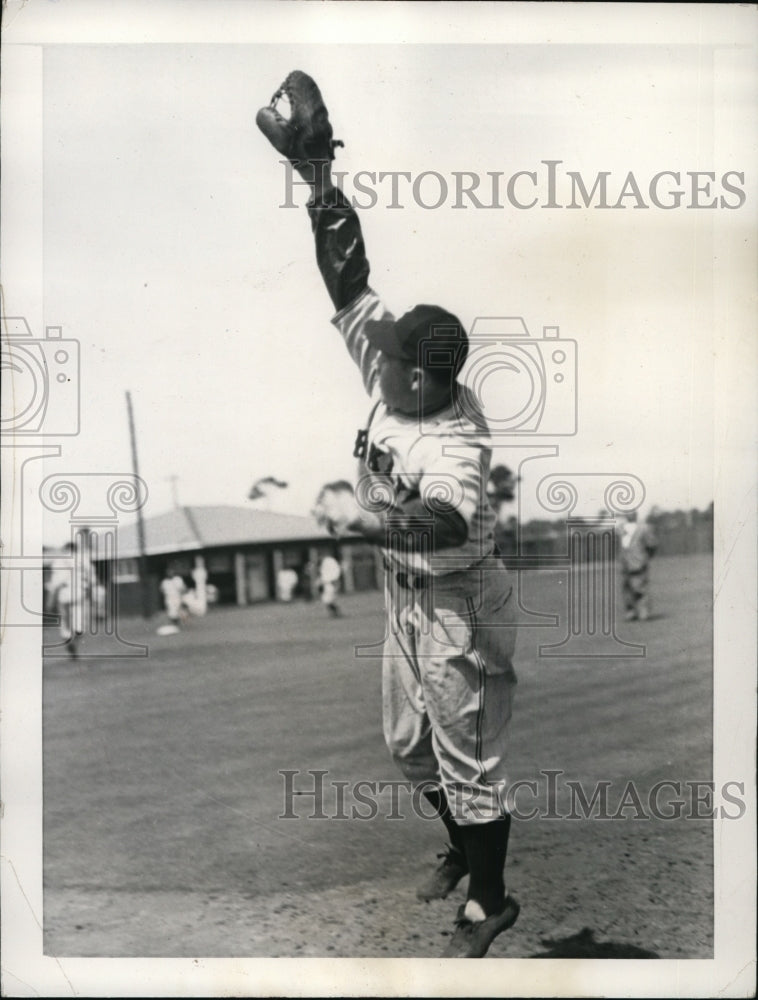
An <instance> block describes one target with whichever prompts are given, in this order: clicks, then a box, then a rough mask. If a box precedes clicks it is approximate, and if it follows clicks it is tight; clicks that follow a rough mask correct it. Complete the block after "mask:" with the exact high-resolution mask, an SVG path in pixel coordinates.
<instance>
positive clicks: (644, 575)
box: [619, 510, 658, 621]
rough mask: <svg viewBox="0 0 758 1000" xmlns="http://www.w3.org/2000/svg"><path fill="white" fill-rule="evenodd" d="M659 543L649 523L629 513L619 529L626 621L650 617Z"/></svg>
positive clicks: (635, 513)
mask: <svg viewBox="0 0 758 1000" xmlns="http://www.w3.org/2000/svg"><path fill="white" fill-rule="evenodd" d="M657 548H658V542H657V540H656V537H655V533H654V532H653V529H652V528H651V527H650V525H649V524H648V523H647V522H646V521H638V519H637V511H636V510H635V511H630V512H629V513H628V514H627V515H626V521H624V522H622V523H621V525H620V527H619V562H620V565H621V589H622V593H623V597H624V607H625V609H626V620H627V621H635V620H639V621H646V620H647V619H648V618H649V617H650V594H649V590H650V572H649V570H650V560H651V559H652V558H653V556H654V555H655V553H656V550H657Z"/></svg>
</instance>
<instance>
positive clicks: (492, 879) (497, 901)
mask: <svg viewBox="0 0 758 1000" xmlns="http://www.w3.org/2000/svg"><path fill="white" fill-rule="evenodd" d="M510 828H511V817H510V816H509V815H506V816H504V817H502V818H501V819H496V820H493V821H492V822H490V823H477V824H475V825H472V826H462V827H460V828H459V829H460V831H461V833H462V835H463V843H464V845H465V851H466V860H467V861H468V868H469V887H468V895H467V897H466V900H467V901H468V900H470V899H472V900H475V901H476V902H477V903H479V905H480V906H481V907H482V909H483V910H484V913H485V915H486V916H488V917H489V916H491V915H492V914H493V913H500V912H501V910H502V909H503V904H504V903H505V881H504V870H505V858H506V854H507V851H508V834H509V832H510Z"/></svg>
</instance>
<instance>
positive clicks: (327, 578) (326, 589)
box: [318, 556, 342, 618]
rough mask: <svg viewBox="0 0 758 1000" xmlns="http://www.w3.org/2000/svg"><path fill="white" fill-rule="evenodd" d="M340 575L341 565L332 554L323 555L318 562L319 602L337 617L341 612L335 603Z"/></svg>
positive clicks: (333, 616)
mask: <svg viewBox="0 0 758 1000" xmlns="http://www.w3.org/2000/svg"><path fill="white" fill-rule="evenodd" d="M341 576H342V567H341V566H340V564H339V563H338V562H337V560H336V559H335V558H334V556H324V558H323V559H322V560H321V563H320V564H319V572H318V586H319V592H320V595H321V603H322V604H323V605H324V607H325V608H326V610H327V611H328V612H329V614H330V615H331V616H332V618H339V617H340V616H341V614H342V612H341V611H340V609H339V605H338V604H337V584H338V583H339V580H340V577H341Z"/></svg>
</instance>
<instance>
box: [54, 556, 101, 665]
mask: <svg viewBox="0 0 758 1000" xmlns="http://www.w3.org/2000/svg"><path fill="white" fill-rule="evenodd" d="M64 551H65V552H66V557H65V558H61V559H56V560H55V561H54V562H53V564H52V572H51V574H50V580H49V582H48V584H47V589H48V600H49V603H50V606H51V607H52V608H53V609H54V610H55V612H56V613H57V614H58V616H59V628H60V634H61V638H62V639H63V641H64V643H65V645H66V651H67V652H68V655H69V656H70V657H71V658H72V659H74V660H75V659H76V658H77V657H78V655H79V640H80V638H81V637H82V636H83V635H84V631H85V627H86V625H87V621H88V618H89V620H91V618H90V616H92V615H97V613H98V608H97V599H98V593H99V590H100V589H102V588H101V586H100V584H99V583H98V579H97V572H96V570H95V567H94V564H93V563H92V560H91V559H90V557H89V554H88V552H87V548H86V545H85V544H84V543H83V542H81V541H79V542H78V544H76V545H75V544H74V543H73V542H67V543H66V545H65V546H64Z"/></svg>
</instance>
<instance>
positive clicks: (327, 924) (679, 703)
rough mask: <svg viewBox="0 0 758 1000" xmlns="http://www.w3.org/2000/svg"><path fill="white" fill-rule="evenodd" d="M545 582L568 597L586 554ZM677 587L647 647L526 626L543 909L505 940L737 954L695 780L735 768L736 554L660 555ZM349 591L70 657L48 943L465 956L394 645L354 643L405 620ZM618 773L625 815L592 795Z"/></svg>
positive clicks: (531, 946)
mask: <svg viewBox="0 0 758 1000" xmlns="http://www.w3.org/2000/svg"><path fill="white" fill-rule="evenodd" d="M523 594H524V600H525V601H527V602H528V603H529V605H530V607H532V608H533V609H535V610H542V611H552V612H554V613H559V614H563V615H564V616H565V604H566V597H565V594H566V580H565V577H564V576H563V575H562V574H561V573H558V572H551V573H538V572H531V573H529V574H527V578H526V579H525V580H524V588H523ZM653 596H654V599H655V610H656V612H657V614H656V615H655V616H654V617H653V619H651V620H650V621H649V622H646V623H644V624H642V623H636V622H634V623H628V624H620V625H619V626H618V635H619V636H620V637H621V638H623V639H625V640H626V641H628V642H634V643H644V644H645V645H646V647H647V648H646V655H645V656H644V657H640V658H636V659H635V658H628V659H609V658H604V659H596V658H591V657H589V656H588V657H587V658H584V657H579V658H575V659H562V658H546V657H542V656H540V655H539V652H538V647H539V645H540V643H546V642H555V641H556V640H558V639H559V638H560V635H559V632H560V631H561V630H560V629H548V628H525V629H524V630H523V634H522V637H521V640H520V646H519V649H518V652H517V672H518V675H519V687H518V692H517V701H516V709H515V714H514V718H513V724H512V755H511V760H512V766H511V773H512V776H513V778H514V780H515V779H521V780H524V781H532V782H534V784H533V785H531V786H529V785H525V786H523V790H524V796H523V798H519V799H518V800H517V801H518V805H519V813H518V815H519V816H520V818H516V819H515V820H514V824H513V831H512V835H511V847H510V851H509V859H508V865H507V876H508V885H509V889H510V890H511V891H512V892H513V893H514V894H515V895H517V896H518V897H519V899H520V901H521V904H522V911H521V916H520V918H519V921H518V923H517V924H516V925H515V927H514V928H513V929H512V930H511V931H509V932H508V933H507V934H504V935H502V936H501V937H500V938H498V939H497V940H496V942H495V944H494V945H493V947H492V949H491V952H490V954H491V955H492V956H493V957H497V956H508V957H530V956H532V957H550V956H554V957H601V958H602V957H608V958H613V957H620V958H635V957H641V958H642V957H650V958H656V957H658V958H708V957H711V956H712V954H713V846H712V843H713V842H712V824H711V822H710V821H709V819H708V815H709V812H710V810H709V800H708V797H707V787H706V786H705V785H692V784H691V785H689V786H688V785H686V782H708V781H709V780H710V778H711V756H712V740H711V725H712V723H711V719H712V662H711V661H712V657H711V633H712V584H711V563H710V559H708V558H705V557H700V556H693V557H689V558H673V557H672V558H666V559H659V560H658V561H657V562H655V563H654V572H653ZM343 607H344V610H345V612H346V616H345V617H344V618H342V619H339V620H328V619H327V618H326V617H325V615H324V609H323V608H322V607H321V606H320V605H319V604H317V603H316V604H298V605H292V606H286V605H266V606H259V607H256V608H242V609H218V610H215V611H213V612H212V613H211V614H209V615H208V617H207V618H206V619H204V620H195V621H193V622H191V623H190V624H189V626H188V627H187V628H186V630H185V631H184V632H182V633H181V634H180V635H178V636H170V637H164V638H162V637H159V636H157V635H155V632H154V629H155V627H156V625H157V624H159V622H158V621H155V622H153V623H152V625H151V626H150V627H148V626H147V625H145V624H143V623H142V622H127V623H124V625H123V628H122V631H123V632H124V633H125V636H126V637H127V638H128V639H130V640H131V641H134V642H148V643H149V645H150V655H149V656H148V657H147V658H145V659H123V660H117V659H102V658H98V657H94V658H93V659H91V660H90V659H82V660H80V661H78V662H76V663H74V662H68V661H67V660H64V659H49V660H47V661H46V663H45V668H44V671H45V672H44V688H43V690H44V715H43V725H44V734H43V741H44V742H43V746H44V790H45V799H44V823H45V827H44V887H45V896H44V942H45V952H46V954H53V955H59V956H112V957H119V956H124V957H127V956H133V957H137V956H166V957H172V956H205V957H212V956H306V955H308V956H330V957H340V956H360V957H372V956H381V957H387V956H400V957H434V956H437V955H439V954H440V952H441V950H442V948H443V947H444V942H445V940H446V937H445V936H446V935H447V934H449V933H450V932H451V930H452V921H453V918H454V916H455V912H456V910H457V907H458V905H459V903H460V902H461V901H462V900H463V898H464V891H463V887H462V886H461V887H459V888H458V889H457V890H456V891H455V892H454V893H453V894H452V895H451V896H450V897H449V898H448V899H447V900H444V901H438V902H434V903H430V904H424V903H420V902H418V901H417V900H416V898H415V894H414V886H415V884H416V882H417V881H418V879H419V876H420V875H421V874H423V873H424V872H426V871H428V870H429V869H430V868H431V866H432V864H433V863H434V861H435V853H436V851H437V850H439V849H440V848H441V846H442V844H443V842H444V836H443V833H444V830H443V828H442V825H441V824H440V823H439V822H434V821H431V820H427V819H425V818H423V817H421V816H418V815H414V811H413V809H412V800H411V797H410V792H409V791H407V790H406V789H404V788H403V787H401V786H400V785H399V784H397V782H400V781H401V775H399V774H398V773H397V772H396V770H395V768H394V766H393V764H392V762H391V761H390V759H389V756H388V754H387V752H386V749H385V747H384V743H383V739H382V730H381V697H380V664H379V660H378V659H376V658H370V657H369V658H356V657H355V656H354V652H353V651H354V647H355V646H356V645H357V644H362V645H366V644H370V643H378V642H379V641H380V640H381V638H382V634H383V620H382V614H381V597H380V595H379V594H375V593H372V594H363V595H355V596H352V597H349V598H345V599H344V600H343ZM87 651H88V650H87V648H86V647H85V649H84V652H87ZM89 651H90V652H96V649H95V648H94V646H90V648H89ZM287 770H289V771H295V772H298V773H297V774H296V775H295V776H294V777H293V778H292V779H290V780H291V788H292V789H294V790H297V791H300V792H306V793H307V792H308V791H309V790H310V789H312V788H313V782H314V780H315V779H314V776H313V775H312V774H310V773H308V772H310V771H315V770H318V771H322V772H326V773H325V775H324V779H323V780H324V795H323V797H322V798H321V799H320V803H321V806H322V818H308V817H309V816H313V813H314V798H313V796H309V795H307V794H304V795H302V794H301V795H296V796H290V797H289V798H288V797H287V795H286V794H285V792H286V780H285V777H284V776H283V775H282V774H281V772H282V771H287ZM551 774H552V777H551V776H550V775H551ZM359 780H363V781H364V782H367V783H368V784H366V785H364V786H363V788H364V792H365V790H366V789H375V794H374V795H373V797H371V796H366V795H365V794H364V803H363V804H361V797H360V795H359V794H358V788H357V787H356V782H358V781H359ZM382 781H384V782H391V783H393V784H389V785H387V786H386V787H385V788H384V790H383V791H382V790H379V787H378V785H377V783H378V782H382ZM570 781H573V782H576V783H578V784H575V785H574V786H573V790H572V786H571V785H568V784H567V782H570ZM630 781H631V782H633V783H634V784H633V786H632V790H631V791H630V790H629V782H630ZM662 781H670V782H673V783H674V785H668V786H659V788H658V791H659V792H661V794H660V795H659V796H658V798H657V799H656V794H655V789H656V785H658V783H660V782H662ZM550 782H553V785H552V786H551V785H550ZM604 782H607V783H609V784H607V785H603V784H602V783H604ZM339 783H343V784H341V785H340V784H339ZM677 783H678V784H677ZM551 787H552V788H553V790H554V792H555V794H553V793H552V792H551ZM340 788H341V789H342V791H341V792H340V791H339V789H340ZM603 788H605V789H606V791H607V801H606V808H605V811H604V814H605V815H606V817H607V818H600V817H599V815H598V813H599V812H603V810H602V808H601V806H602V802H601V801H600V800H596V801H595V804H594V806H592V807H591V806H589V805H588V807H587V808H583V807H582V800H581V799H578V798H577V795H578V791H577V789H580V790H581V792H582V793H583V794H584V795H586V798H587V800H588V803H589V801H590V800H591V796H592V794H593V793H595V792H597V791H598V789H603ZM704 789H705V791H704ZM338 794H339V795H341V796H342V797H341V799H338V798H337V796H338ZM393 794H394V795H395V796H397V799H396V802H394V803H393V800H392V796H393ZM698 797H700V799H701V801H700V802H698ZM366 798H369V799H370V803H372V804H369V805H366V804H365V800H366ZM676 801H681V805H680V806H679V807H678V808H677V807H676ZM717 804H718V796H717ZM393 806H394V808H393ZM373 810H375V812H376V815H375V816H373V818H361V816H362V815H366V814H370V813H371V812H372V811H373ZM530 811H533V812H536V813H537V815H535V816H534V817H532V818H529V816H528V814H529V812H530ZM677 811H678V812H679V813H680V815H679V818H670V819H669V818H662V817H663V816H665V815H667V814H671V813H676V812H677ZM585 813H586V814H587V815H584V814H585ZM284 814H290V816H291V818H287V819H283V818H280V817H281V816H282V815H284ZM572 814H573V815H574V816H575V818H571V815H572ZM392 816H395V817H397V818H391V817H392ZM342 817H344V818H342ZM612 817H615V818H612Z"/></svg>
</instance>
